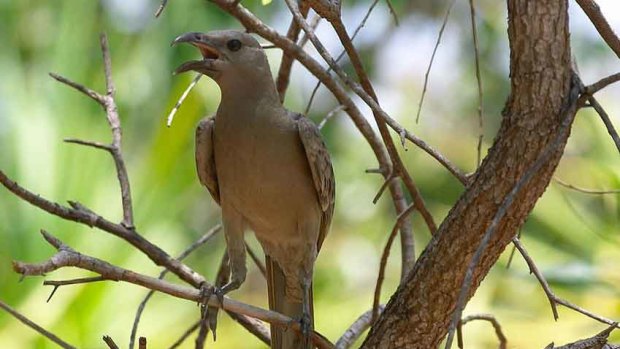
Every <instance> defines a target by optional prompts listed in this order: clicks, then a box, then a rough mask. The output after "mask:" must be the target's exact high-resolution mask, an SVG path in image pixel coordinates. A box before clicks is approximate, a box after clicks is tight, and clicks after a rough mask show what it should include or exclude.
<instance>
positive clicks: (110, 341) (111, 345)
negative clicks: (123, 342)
mask: <svg viewBox="0 0 620 349" xmlns="http://www.w3.org/2000/svg"><path fill="white" fill-rule="evenodd" d="M103 341H104V342H105V344H106V345H107V346H108V348H109V349H119V347H118V345H116V343H114V340H113V339H112V337H110V336H103Z"/></svg>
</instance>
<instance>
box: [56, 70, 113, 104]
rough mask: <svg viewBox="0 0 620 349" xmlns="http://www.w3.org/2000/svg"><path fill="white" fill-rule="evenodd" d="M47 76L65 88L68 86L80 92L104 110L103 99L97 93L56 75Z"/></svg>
mask: <svg viewBox="0 0 620 349" xmlns="http://www.w3.org/2000/svg"><path fill="white" fill-rule="evenodd" d="M49 75H50V76H51V77H52V78H54V79H55V80H56V81H58V82H61V83H63V84H65V85H67V86H70V87H72V88H74V89H75V90H77V91H79V92H82V93H83V94H85V95H87V96H88V97H90V98H92V99H93V100H94V101H95V102H97V103H99V105H101V106H102V107H103V108H104V109H105V98H104V97H103V96H102V95H100V94H99V93H97V92H95V91H94V90H91V89H90V88H88V87H86V86H84V85H81V84H78V83H77V82H74V81H71V80H69V79H67V78H65V77H63V76H60V75H58V74H55V73H49Z"/></svg>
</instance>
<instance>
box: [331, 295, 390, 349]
mask: <svg viewBox="0 0 620 349" xmlns="http://www.w3.org/2000/svg"><path fill="white" fill-rule="evenodd" d="M383 309H385V305H383V304H382V305H380V306H379V314H381V313H382V312H383ZM372 313H373V309H370V310H367V311H366V312H365V313H363V314H362V315H360V316H359V317H358V318H357V320H355V321H354V322H353V323H352V324H351V326H349V328H348V329H347V330H346V331H345V332H344V333H343V334H342V336H341V337H340V339H338V341H337V342H336V349H348V348H350V347H351V346H352V345H353V343H355V341H356V340H357V339H358V338H360V336H361V335H362V333H364V331H366V330H367V329H369V328H370V325H372Z"/></svg>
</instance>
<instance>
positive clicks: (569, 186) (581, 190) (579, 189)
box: [553, 177, 620, 195]
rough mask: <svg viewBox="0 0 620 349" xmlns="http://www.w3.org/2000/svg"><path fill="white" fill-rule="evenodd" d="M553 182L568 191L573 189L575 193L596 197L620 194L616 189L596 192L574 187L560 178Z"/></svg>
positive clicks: (619, 190)
mask: <svg viewBox="0 0 620 349" xmlns="http://www.w3.org/2000/svg"><path fill="white" fill-rule="evenodd" d="M553 180H554V181H555V182H556V183H557V184H559V185H561V186H563V187H565V188H568V189H572V190H574V191H578V192H580V193H584V194H594V195H605V194H618V193H620V189H614V190H594V189H586V188H581V187H578V186H575V185H572V184H570V183H566V182H564V181H563V180H561V179H559V178H557V177H556V178H553Z"/></svg>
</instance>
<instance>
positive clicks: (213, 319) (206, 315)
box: [198, 283, 224, 342]
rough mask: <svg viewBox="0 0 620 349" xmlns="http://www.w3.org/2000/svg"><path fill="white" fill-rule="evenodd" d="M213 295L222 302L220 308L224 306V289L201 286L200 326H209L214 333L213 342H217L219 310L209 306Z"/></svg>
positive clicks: (204, 284)
mask: <svg viewBox="0 0 620 349" xmlns="http://www.w3.org/2000/svg"><path fill="white" fill-rule="evenodd" d="M212 295H215V296H216V297H217V299H218V301H219V302H220V306H222V305H223V304H224V293H223V292H222V289H220V288H219V287H216V286H211V285H207V284H206V283H203V284H202V285H201V286H200V301H199V303H198V304H199V305H200V319H201V320H200V321H201V325H200V326H201V327H203V326H207V325H208V326H209V330H211V333H213V341H214V342H215V340H216V338H217V333H216V330H217V313H218V311H217V310H218V309H217V307H210V306H209V305H208V304H209V299H210V298H211V296H212Z"/></svg>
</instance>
